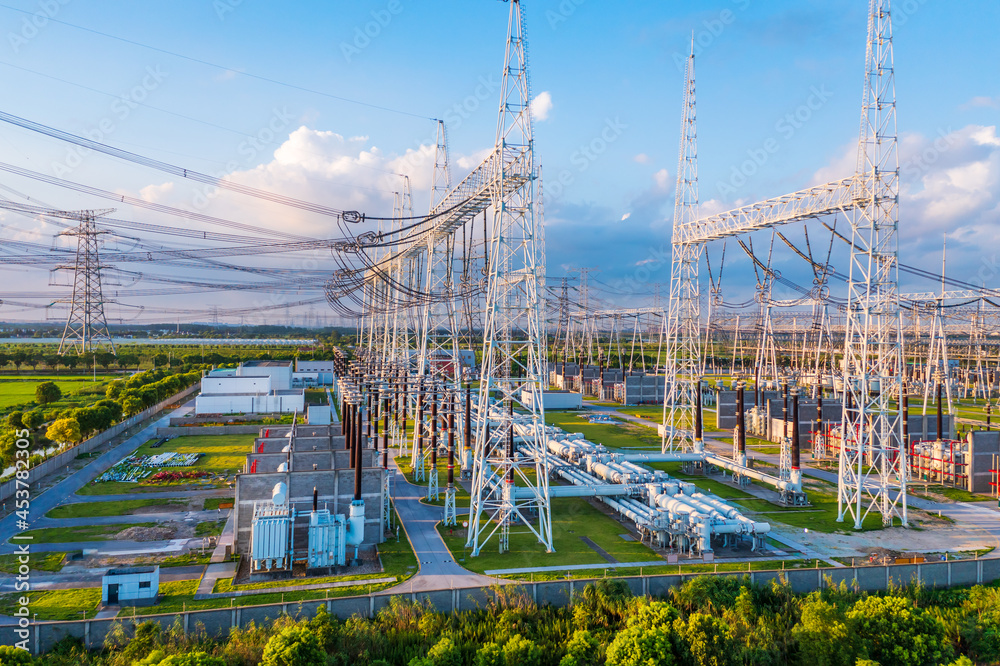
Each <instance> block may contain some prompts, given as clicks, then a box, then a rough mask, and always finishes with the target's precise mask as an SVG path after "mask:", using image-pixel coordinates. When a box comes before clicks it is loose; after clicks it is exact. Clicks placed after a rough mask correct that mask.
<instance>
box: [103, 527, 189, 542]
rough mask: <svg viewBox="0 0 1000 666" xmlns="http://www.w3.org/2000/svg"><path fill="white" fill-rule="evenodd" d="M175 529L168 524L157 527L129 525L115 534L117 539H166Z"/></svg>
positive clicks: (170, 537)
mask: <svg viewBox="0 0 1000 666" xmlns="http://www.w3.org/2000/svg"><path fill="white" fill-rule="evenodd" d="M176 533H177V529H176V528H175V527H173V526H172V525H170V524H167V525H162V526H159V527H129V528H128V529H124V530H122V531H121V532H119V533H118V534H116V535H115V539H117V540H118V541H166V540H167V539H172V538H173V537H174V535H175V534H176Z"/></svg>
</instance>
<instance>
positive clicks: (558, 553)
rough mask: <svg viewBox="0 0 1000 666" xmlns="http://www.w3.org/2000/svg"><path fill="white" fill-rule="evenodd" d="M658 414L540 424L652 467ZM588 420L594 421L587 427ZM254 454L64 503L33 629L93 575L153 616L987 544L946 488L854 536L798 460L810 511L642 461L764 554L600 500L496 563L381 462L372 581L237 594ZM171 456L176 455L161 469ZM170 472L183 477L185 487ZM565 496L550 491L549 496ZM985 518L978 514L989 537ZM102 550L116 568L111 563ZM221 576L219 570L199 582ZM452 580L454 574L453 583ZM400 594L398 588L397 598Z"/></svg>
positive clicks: (586, 500) (223, 450) (92, 606)
mask: <svg viewBox="0 0 1000 666" xmlns="http://www.w3.org/2000/svg"><path fill="white" fill-rule="evenodd" d="M657 412H658V409H657V408H649V407H640V408H632V407H620V406H619V407H614V406H610V405H601V406H597V405H594V404H588V405H587V406H586V408H585V409H583V410H578V411H549V412H547V413H546V421H547V423H548V424H549V425H554V426H558V427H560V428H562V429H563V430H564V431H566V432H568V433H580V434H582V435H584V437H586V439H587V440H588V441H589V442H593V443H595V444H600V445H603V446H604V447H606V448H607V450H608V451H611V452H627V453H636V452H640V453H641V452H648V453H656V452H659V449H660V438H659V436H658V435H657V432H656V423H657V421H658V420H659V418H658V416H657ZM596 413H602V414H605V415H606V417H604V418H601V419H592V418H591V417H593V416H594V415H595V414H596ZM592 420H594V421H598V422H591V421H592ZM706 422H713V423H714V418H712V417H711V416H710V415H706ZM705 440H706V448H707V449H708V450H710V451H716V452H718V453H719V454H722V455H728V454H729V453H731V451H732V433H730V432H726V431H720V430H713V429H711V428H707V429H706V432H705ZM253 442H254V436H253V435H194V436H181V437H175V438H173V439H169V440H167V441H161V440H159V439H151V440H148V441H146V442H145V443H142V444H141V445H139V446H137V448H136V449H135V451H134V453H133V454H131V455H130V456H126V457H125V458H124V459H123V460H125V461H126V462H127V461H133V462H134V461H137V460H138V461H140V462H142V461H148V460H149V459H150V456H159V458H157V459H156V460H161V459H164V458H165V459H167V460H168V461H169V460H171V459H176V458H179V457H181V456H186V458H184V460H185V461H186V460H188V459H190V458H196V459H195V460H194V462H193V463H192V464H190V465H183V466H180V467H173V466H169V465H168V466H164V467H163V468H162V469H161V470H160V471H163V472H173V473H179V474H177V476H178V478H162V477H161V478H160V479H159V480H154V479H153V478H152V477H153V475H152V474H149V475H145V476H144V478H142V479H140V480H139V482H127V481H120V480H106V481H95V482H91V483H89V484H87V485H85V486H84V487H83V488H81V489H80V490H79V491H78V492H77V493H74V494H73V495H70V496H69V497H66V498H65V499H63V501H62V502H61V503H60V504H59V506H57V507H55V508H54V509H52V510H50V511H49V512H48V514H47V515H46V516H45V518H44V519H43V520H40V521H37V522H36V524H34V525H32V529H33V532H34V536H35V537H36V543H38V544H45V546H43V547H44V548H45V549H46V550H44V551H43V552H39V553H38V554H37V555H36V556H35V562H34V563H33V566H34V567H35V568H36V569H37V570H38V575H39V577H40V578H42V580H41V581H39V583H38V584H37V587H36V589H37V590H39V592H37V593H36V595H37V596H36V600H35V601H34V602H33V603H34V605H35V607H36V608H37V609H38V612H39V619H75V618H78V617H81V616H82V612H83V611H84V610H86V611H87V612H88V616H91V617H92V616H93V614H94V613H96V612H98V610H99V604H100V588H99V587H98V585H99V582H100V573H102V572H103V571H105V570H106V569H108V568H110V567H116V566H127V565H136V564H159V565H160V567H161V568H162V572H163V573H162V576H163V578H162V582H161V591H162V596H161V601H160V603H159V604H158V605H157V606H156V607H154V608H152V609H150V611H151V612H157V613H163V612H174V611H177V610H180V609H184V608H187V609H195V608H210V607H221V606H229V605H254V604H265V603H273V602H278V601H282V600H285V601H293V600H306V599H317V598H320V599H321V598H325V597H331V596H345V595H350V594H365V593H368V592H371V591H379V590H385V589H390V588H392V587H394V586H396V585H400V584H401V583H404V581H407V580H409V579H411V578H412V577H413V576H415V575H418V576H423V579H424V580H423V581H422V584H423V585H425V586H426V585H430V586H432V587H433V586H435V585H437V586H441V585H444V586H445V587H447V586H448V585H449V584H452V585H453V584H454V583H455V579H456V577H458V578H459V580H460V581H463V582H464V584H490V581H496V580H497V579H509V580H525V581H531V580H534V581H538V580H547V579H559V578H575V579H586V578H600V577H603V576H608V575H614V576H628V575H641V574H655V573H665V572H676V571H682V572H685V573H695V572H713V571H718V572H722V571H750V570H766V569H771V570H773V569H791V568H823V567H835V566H843V565H850V564H855V563H856V564H862V563H865V562H869V561H871V560H872V559H873V556H876V557H875V559H877V560H878V561H884V560H885V558H887V557H888V558H889V559H892V558H895V557H914V556H917V557H924V558H926V559H927V560H934V559H939V558H942V557H945V556H946V557H948V558H951V559H956V558H971V557H976V556H981V555H984V554H986V553H988V552H990V551H991V550H993V549H994V548H995V547H996V546H997V545H998V541H997V530H996V529H995V527H994V529H992V530H990V529H988V528H984V525H983V514H982V511H978V512H977V511H975V509H976V508H977V504H978V506H979V507H982V508H985V507H987V506H990V507H992V506H995V505H994V504H992V503H990V502H988V501H989V500H990V498H989V497H986V496H973V495H971V494H969V493H965V494H964V495H963V494H961V493H957V497H958V498H959V499H961V500H963V501H961V502H959V501H956V500H955V499H952V498H951V497H949V495H956V492H955V491H954V490H953V489H943V488H935V487H934V486H928V487H927V488H924V487H923V486H916V487H914V488H912V489H911V504H910V514H909V515H910V527H909V528H903V527H899V526H894V527H883V526H882V524H881V521H880V520H879V518H878V516H876V515H871V516H869V517H868V518H867V519H866V520H865V522H864V525H863V529H862V530H860V531H856V530H854V529H852V525H850V524H847V523H838V522H836V517H837V498H836V472H835V471H834V472H833V473H831V472H829V471H827V470H824V469H818V468H812V467H810V465H809V464H808V461H805V462H806V464H804V465H803V468H804V474H805V478H804V481H803V486H804V489H805V491H806V492H807V493H808V497H809V504H808V505H807V506H801V507H789V506H785V505H783V504H781V503H780V501H779V499H780V498H779V495H778V493H777V492H776V491H774V490H772V489H770V488H768V487H766V486H762V485H759V484H751V485H749V486H739V485H737V484H735V483H733V481H732V479H731V477H730V476H728V475H725V476H724V475H722V474H718V473H712V474H709V475H707V476H706V475H703V474H691V473H687V472H685V470H684V469H683V467H682V463H680V462H651V463H649V464H648V468H650V469H651V470H658V471H661V472H664V473H666V474H668V475H669V476H670V477H671V478H672V479H675V480H677V481H678V482H684V483H691V484H694V486H695V487H696V489H697V491H698V492H700V493H703V494H704V495H705V496H707V497H709V498H713V499H715V500H719V501H723V502H725V503H727V504H728V505H731V506H733V507H735V508H736V509H738V510H739V512H741V513H742V514H743V515H744V516H746V517H747V518H748V519H750V520H752V521H759V522H766V523H768V524H769V525H770V532H769V533H768V534H767V538H766V540H764V541H763V546H762V547H761V548H758V549H757V550H756V551H751V549H750V546H749V544H748V543H746V542H745V541H737V542H736V543H735V544H730V545H728V546H720V545H718V544H717V545H716V547H715V548H714V551H713V553H712V557H711V558H704V557H702V556H696V557H690V556H686V555H684V554H680V555H679V556H678V554H676V553H671V552H668V550H666V549H664V548H661V547H659V544H654V543H652V542H651V541H650V540H648V539H645V538H644V535H642V534H641V533H640V532H639V531H638V530H637V529H636V525H635V523H633V522H632V521H630V520H628V519H622V518H621V517H620V516H619V515H617V513H616V511H614V510H612V509H611V508H609V506H608V505H606V504H605V503H602V502H600V501H599V500H598V499H597V498H592V497H553V499H552V531H553V546H554V552H551V553H546V552H545V551H544V548H543V547H542V546H541V545H540V544H539V543H538V541H537V539H536V538H535V537H534V535H533V534H531V532H530V531H529V530H527V529H526V528H525V527H524V526H515V527H513V528H512V529H511V533H510V545H509V550H508V552H505V553H499V552H497V550H496V549H495V545H494V544H491V545H490V547H488V548H486V549H483V551H482V552H481V553H480V554H479V555H478V556H477V557H472V556H471V554H470V552H469V551H468V549H467V548H466V547H465V544H466V537H467V534H466V530H465V528H464V527H463V526H462V518H463V517H467V514H465V513H464V511H465V510H466V507H467V506H468V501H469V499H468V498H469V490H470V487H469V482H468V481H461V482H460V487H459V489H458V497H457V499H458V506H459V512H460V522H459V525H458V526H456V527H445V526H444V525H443V523H442V522H440V516H441V507H442V504H443V502H442V499H443V496H442V497H438V498H437V499H433V498H431V499H428V498H427V497H426V489H425V486H423V485H421V484H414V483H413V474H412V470H411V469H410V467H409V462H410V460H409V458H408V457H405V456H398V457H396V458H395V459H394V461H393V463H391V464H392V465H394V466H395V467H396V468H398V470H399V472H400V473H401V476H399V477H397V478H398V479H399V480H398V481H397V482H394V492H393V496H394V501H395V503H396V508H397V509H399V508H400V506H401V505H405V506H406V507H410V510H408V511H405V512H403V511H397V512H395V517H396V529H395V531H394V532H392V533H390V535H389V538H388V539H387V541H386V542H385V543H383V544H381V545H380V546H379V556H380V566H378V564H371V563H369V564H368V565H366V566H364V567H362V568H359V569H357V571H353V572H352V571H351V570H350V567H348V568H347V569H346V570H345V571H343V572H342V573H341V575H334V576H324V577H311V578H306V577H299V576H296V577H293V578H292V579H286V580H282V581H271V582H255V583H247V582H244V581H242V580H239V581H238V580H235V574H236V566H235V563H233V562H229V563H227V564H222V565H219V564H214V565H211V566H209V563H210V560H211V559H212V554H213V551H214V549H215V544H216V543H217V539H218V537H219V536H220V534H222V532H223V529H224V526H225V525H226V521H227V519H228V518H229V515H230V513H231V510H230V509H231V506H232V502H233V489H232V481H233V475H234V474H235V472H236V471H237V470H238V469H240V468H241V466H242V464H243V462H244V460H245V456H246V454H247V453H249V452H251V450H252V448H253ZM748 449H749V450H750V451H751V453H752V458H753V459H754V465H755V467H758V468H762V469H763V468H766V467H767V466H768V465H773V464H775V462H776V458H777V445H776V444H774V443H772V442H768V441H766V440H761V439H755V438H750V439H749V440H748ZM171 453H173V454H176V455H175V456H170V455H164V454H171ZM804 458H805V456H804ZM445 466H446V459H445V457H444V456H441V457H440V458H439V460H438V469H439V474H440V475H442V476H443V475H444V473H445ZM114 469H117V470H119V471H120V470H121V469H124V468H123V467H117V466H116V467H115V468H114ZM182 472H189V473H194V474H187V475H186V477H187V478H185V475H184V474H183V473H182ZM563 484H564V482H559V481H557V480H554V481H553V482H552V487H553V488H556V487H558V486H560V485H563ZM970 500H983V503H979V502H978V501H976V502H973V501H970ZM970 507H971V508H970ZM414 508H416V509H417V512H418V513H419V518H416V517H415V516H416V515H417V514H415V513H414V512H413V509H414ZM938 512H940V515H939V513H938ZM997 515H998V514H996V513H995V512H991V516H992V517H993V520H994V522H996V517H997ZM400 516H403V520H402V524H401V525H400ZM437 537H440V540H439V541H438V543H442V542H443V545H444V546H445V547H446V548H437V547H430V548H427V547H426V546H424V547H423V548H421V547H418V548H417V549H416V551H417V552H414V548H413V546H412V545H411V543H418V544H419V543H421V542H427V541H428V540H430V541H434V540H436V539H437ZM414 539H416V540H415V541H414ZM129 543H131V546H132V547H131V548H129V547H127V544H129ZM84 549H86V550H87V551H89V552H91V553H92V554H89V555H87V556H86V557H82V558H81V557H79V556H78V557H77V559H68V558H67V554H69V553H74V552H76V553H79V552H81V551H83V550H84ZM114 549H118V550H119V551H121V554H118V555H115V554H113V550H114ZM94 551H96V553H94ZM945 554H947V555H945ZM8 559H9V556H4V557H3V558H0V569H4V568H9V567H10V566H14V564H13V563H12V562H8V561H7V560H8ZM706 560H707V561H706ZM219 566H222V567H224V568H223V569H222V570H220V571H219V572H218V573H210V572H212V571H213V569H212V568H213V567H219ZM225 567H228V568H225ZM434 572H437V573H438V574H439V576H438V577H437V579H436V580H435V577H434V576H433V575H428V574H432V573H434ZM442 572H447V578H445V577H442V575H440V574H441V573H442ZM463 574H467V577H466V578H465V579H463V578H462V575H463ZM484 574H485V575H484ZM487 576H489V578H487ZM366 580H367V581H370V582H365V581H366ZM414 580H416V579H414ZM411 584H412V583H411ZM403 587H405V585H400V588H401V590H402V588H403ZM402 591H405V590H402ZM2 592H4V593H7V592H8V591H7V590H2Z"/></svg>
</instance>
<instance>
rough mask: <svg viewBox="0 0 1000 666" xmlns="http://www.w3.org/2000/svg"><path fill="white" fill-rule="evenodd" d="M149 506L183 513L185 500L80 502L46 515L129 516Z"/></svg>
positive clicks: (50, 516)
mask: <svg viewBox="0 0 1000 666" xmlns="http://www.w3.org/2000/svg"><path fill="white" fill-rule="evenodd" d="M147 506H162V507H163V513H168V512H170V511H183V510H184V507H186V506H187V501H185V500H160V499H148V500H120V501H117V502H78V503H75V504H63V505H62V506H57V507H56V508H54V509H52V510H51V511H49V512H48V513H46V514H45V515H46V516H47V517H48V518H85V517H88V516H128V515H131V514H133V513H135V511H136V510H137V509H142V508H144V507H147Z"/></svg>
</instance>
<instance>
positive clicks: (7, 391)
mask: <svg viewBox="0 0 1000 666" xmlns="http://www.w3.org/2000/svg"><path fill="white" fill-rule="evenodd" d="M115 377H116V375H105V374H101V375H97V383H96V384H95V383H94V381H93V377H92V376H91V375H0V412H3V411H5V410H7V409H9V408H10V407H12V406H14V405H22V404H25V403H31V406H32V407H33V406H35V387H36V386H38V385H39V384H41V383H42V382H55V383H56V384H57V385H58V386H59V388H60V390H62V392H63V398H62V399H61V400H59V401H58V402H54V403H52V404H50V405H46V409H50V408H56V409H66V408H69V407H79V406H81V402H92V400H90V399H87V398H85V397H83V396H71V395H70V394H71V393H78V392H83V393H85V394H86V395H91V396H98V395H99V397H97V398H96V399H98V400H100V399H102V398H103V397H104V391H105V389H106V385H107V382H108V380H110V379H114V378H115Z"/></svg>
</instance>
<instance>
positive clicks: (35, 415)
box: [21, 409, 45, 430]
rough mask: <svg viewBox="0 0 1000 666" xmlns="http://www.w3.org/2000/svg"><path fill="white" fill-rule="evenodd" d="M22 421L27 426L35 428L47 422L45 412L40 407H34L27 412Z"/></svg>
mask: <svg viewBox="0 0 1000 666" xmlns="http://www.w3.org/2000/svg"><path fill="white" fill-rule="evenodd" d="M21 423H23V424H24V427H25V428H30V429H32V430H34V429H35V428H37V427H39V426H40V425H42V424H43V423H45V412H43V411H42V410H40V409H33V410H31V411H30V412H25V414H24V416H22V417H21Z"/></svg>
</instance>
